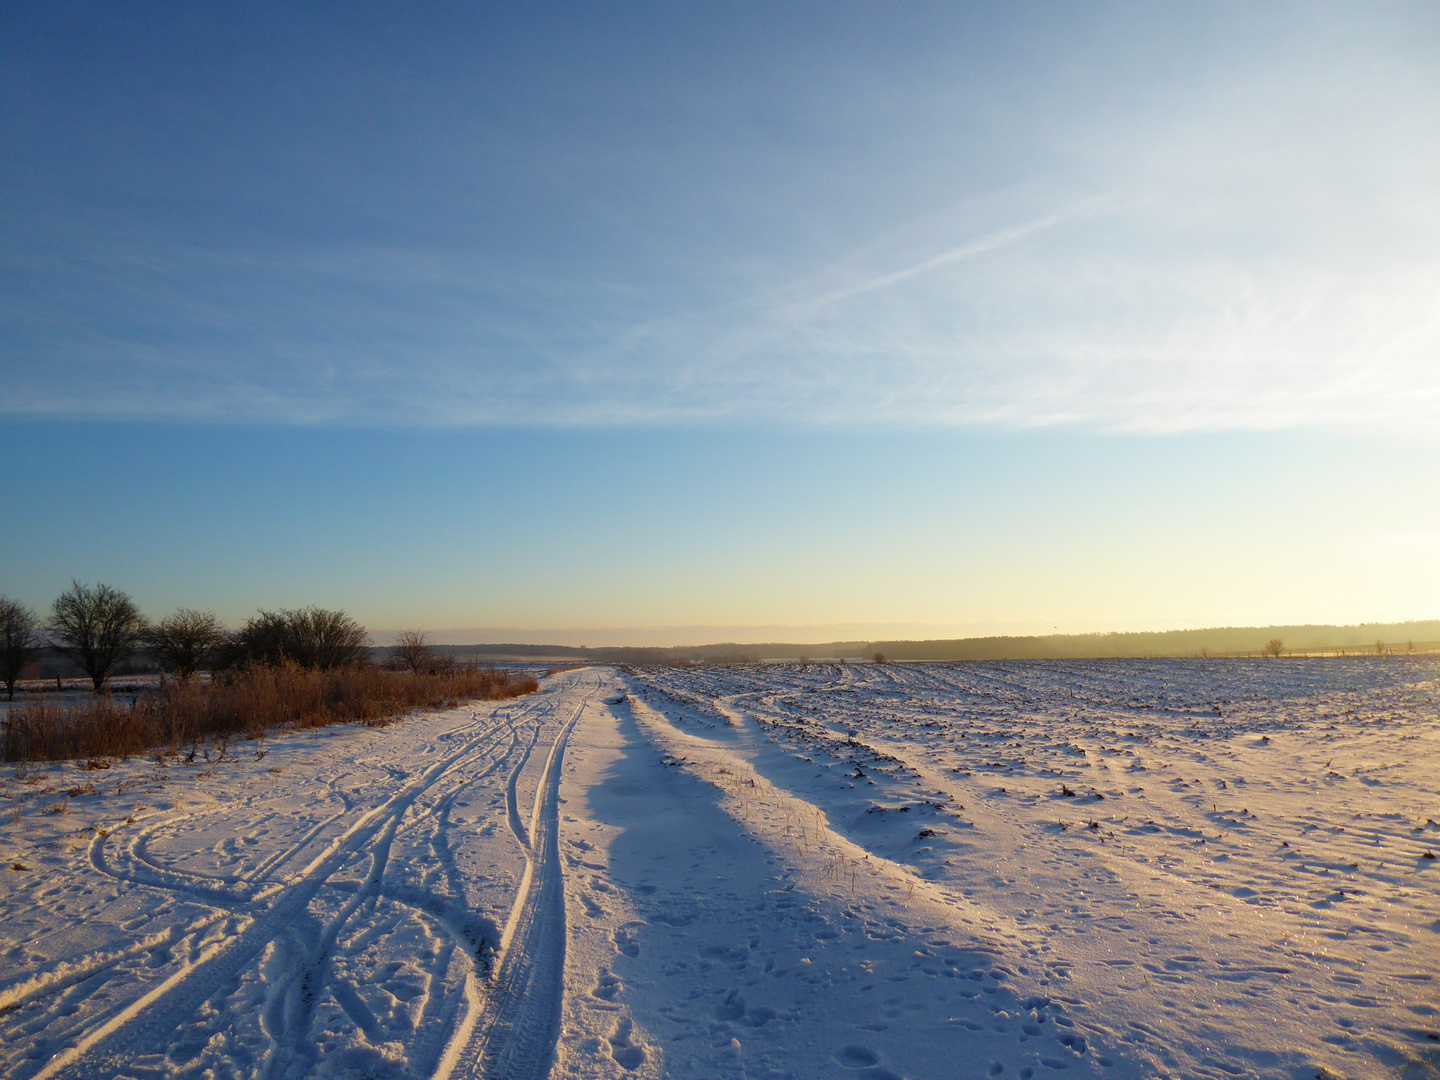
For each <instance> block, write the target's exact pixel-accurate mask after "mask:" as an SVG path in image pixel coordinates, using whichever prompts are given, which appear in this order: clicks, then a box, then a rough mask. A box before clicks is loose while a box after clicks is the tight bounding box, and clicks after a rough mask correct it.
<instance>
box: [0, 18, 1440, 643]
mask: <svg viewBox="0 0 1440 1080" xmlns="http://www.w3.org/2000/svg"><path fill="white" fill-rule="evenodd" d="M1437 60H1440V9H1437V8H1435V7H1434V6H1433V5H1430V4H1421V3H1416V4H1386V5H1363V4H1354V5H1326V4H1313V3H1306V4H1297V5H1284V4H1275V5H1264V6H1260V5H1253V4H1235V5H1224V4H1206V5H1198V4H1197V5H1147V4H1118V5H1095V6H1090V7H1087V8H1083V9H1082V7H1081V6H1079V5H1073V4H1054V5H1047V4H1034V5H1018V6H1017V5H1012V4H1003V5H1002V4H996V5H989V6H987V5H955V4H944V5H925V4H905V5H885V4H872V5H843V4H833V3H827V4H816V5H799V4H792V5H784V6H782V7H780V8H778V9H777V8H775V7H773V6H770V5H751V6H732V5H715V6H703V7H702V6H699V5H653V6H642V5H629V6H626V7H624V8H623V9H620V8H619V7H617V6H609V5H566V6H561V5H555V6H551V7H549V8H548V9H546V10H543V11H537V10H535V9H534V6H532V5H515V6H511V7H506V6H502V5H461V4H453V5H393V4H383V5H382V4H344V5H333V6H328V7H327V6H326V5H321V4H316V5H305V6H303V8H302V9H295V8H293V6H290V5H266V4H250V5H240V6H236V5H210V4H203V3H202V4H191V5H169V6H154V7H145V8H137V7H134V6H123V5H122V6H115V5H99V4H96V5H76V4H65V3H59V4H43V5H42V4H34V5H29V4H12V5H6V6H5V7H4V8H3V9H0V105H3V108H0V146H3V148H4V149H3V152H0V193H3V197H0V372H3V386H0V426H3V429H4V438H5V441H6V455H5V457H6V462H7V465H8V468H7V469H6V474H7V480H8V488H9V491H10V496H11V497H10V500H9V505H10V510H9V511H8V512H7V513H6V514H5V515H3V517H0V591H3V592H4V593H6V594H8V595H11V596H15V597H18V598H20V599H23V600H26V601H27V602H29V603H31V604H32V605H34V606H36V607H37V608H40V609H42V610H43V609H44V608H46V607H48V604H49V601H50V599H51V598H52V597H53V596H54V595H55V594H56V593H57V592H59V591H60V590H61V589H62V588H64V587H65V586H66V585H67V584H68V583H69V581H70V579H71V578H79V579H80V580H85V581H94V580H103V581H106V582H109V583H111V584H114V585H116V586H119V587H121V588H125V589H127V590H129V591H130V592H131V593H132V594H133V595H134V596H135V597H136V599H137V600H139V601H140V602H141V604H142V606H144V607H145V608H146V610H147V611H148V612H149V613H151V614H153V615H160V614H164V613H165V612H166V611H168V610H170V609H172V608H174V607H176V606H180V605H190V606H201V607H209V608H212V609H214V610H215V611H217V613H219V614H221V615H222V616H223V617H224V618H226V619H227V620H229V621H231V622H237V621H239V620H241V619H243V618H244V617H245V616H246V615H248V614H249V613H251V612H253V611H254V610H255V609H256V608H258V607H262V606H265V607H274V606H291V605H297V604H303V603H310V602H314V603H321V604H325V605H327V606H340V607H345V608H347V609H348V610H351V611H352V612H354V613H355V614H357V615H358V616H359V617H360V618H361V619H362V621H364V622H365V623H366V624H367V625H369V626H371V627H372V628H374V629H375V630H377V631H380V632H383V631H385V630H388V629H391V628H395V627H400V626H417V627H428V628H431V629H435V630H438V631H451V632H453V636H454V637H455V639H456V640H460V639H475V640H480V639H490V640H495V639H506V640H516V639H521V640H524V639H530V640H554V641H573V642H583V643H590V644H602V643H606V642H620V641H623V642H627V643H642V642H656V643H674V642H679V641H697V640H715V639H733V640H757V639H774V638H783V639H791V640H805V639H810V640H822V639H826V638H833V637H840V636H844V637H850V636H854V637H871V636H954V635H957V634H972V633H988V632H1017V631H1018V632H1034V631H1048V630H1051V629H1053V628H1056V627H1058V628H1060V629H1062V630H1096V629H1128V628H1137V629H1140V628H1143V629H1150V628H1165V627H1176V626H1196V625H1213V624H1224V623H1268V622H1294V621H1332V622H1354V621H1361V620H1376V619H1385V620H1394V619H1405V618H1434V617H1436V616H1437V615H1440V62H1437Z"/></svg>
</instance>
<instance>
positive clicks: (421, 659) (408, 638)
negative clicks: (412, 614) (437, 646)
mask: <svg viewBox="0 0 1440 1080" xmlns="http://www.w3.org/2000/svg"><path fill="white" fill-rule="evenodd" d="M395 659H396V660H397V661H399V663H400V666H401V667H403V668H405V669H406V670H407V671H410V672H413V673H414V674H416V675H419V674H420V673H421V672H422V671H429V670H430V668H431V665H432V664H433V663H434V662H435V650H434V649H432V648H431V647H430V635H429V634H427V633H425V632H424V631H423V630H401V631H400V632H399V633H398V634H396V635H395Z"/></svg>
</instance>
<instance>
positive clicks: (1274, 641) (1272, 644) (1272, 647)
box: [1260, 637, 1285, 657]
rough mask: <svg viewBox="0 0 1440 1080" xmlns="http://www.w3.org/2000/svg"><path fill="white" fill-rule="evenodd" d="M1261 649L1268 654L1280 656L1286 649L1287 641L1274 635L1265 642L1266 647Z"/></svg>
mask: <svg viewBox="0 0 1440 1080" xmlns="http://www.w3.org/2000/svg"><path fill="white" fill-rule="evenodd" d="M1260 651H1261V652H1263V653H1264V654H1265V655H1266V656H1275V657H1278V656H1279V655H1280V654H1281V653H1283V652H1284V651H1285V642H1283V641H1281V640H1280V639H1279V638H1278V637H1272V638H1271V639H1270V640H1269V641H1267V642H1266V643H1265V648H1263V649H1261V650H1260Z"/></svg>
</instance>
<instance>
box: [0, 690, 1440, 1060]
mask: <svg viewBox="0 0 1440 1080" xmlns="http://www.w3.org/2000/svg"><path fill="white" fill-rule="evenodd" d="M1436 699H1437V670H1436V665H1435V664H1434V663H1433V662H1416V663H1413V664H1410V663H1403V662H1375V663H1364V662H1348V661H1315V662H1303V661H1297V662H1288V661H1287V662H1272V663H1260V662H1253V663H1246V662H1216V661H1210V662H1195V663H1187V662H1173V661H1154V662H1119V663H1070V664H1064V663H1059V664H997V665H978V664H968V665H918V664H917V665H908V664H907V665H883V666H872V665H863V666H862V665H851V666H838V665H836V666H831V665H811V666H808V667H796V666H783V665H773V666H756V667H741V668H711V669H689V670H682V669H646V670H642V671H632V672H619V671H613V670H607V669H589V670H581V671H571V672H565V673H561V674H557V675H555V676H552V677H551V678H549V679H546V680H545V681H544V683H543V684H542V690H541V691H540V693H538V694H536V695H533V696H531V697H529V698H522V699H517V700H514V701H509V702H504V703H497V704H486V705H482V706H467V707H464V708H461V709H456V710H451V711H449V712H444V713H439V714H428V715H425V716H417V717H415V718H412V719H409V720H407V721H405V722H403V723H397V724H394V725H392V726H390V727H386V728H379V729H368V728H363V727H343V728H331V729H325V730H322V731H317V732H302V733H296V734H291V735H286V736H283V737H276V738H272V739H269V740H266V741H265V742H264V743H244V744H240V745H239V746H238V748H237V747H231V748H229V749H228V750H227V752H226V754H225V756H224V757H223V759H221V760H215V758H216V756H217V755H216V753H215V751H213V750H212V751H211V760H209V761H206V760H204V755H203V753H202V754H201V755H199V756H198V759H197V760H196V761H194V762H188V763H187V762H184V761H170V762H168V763H166V764H163V765H159V764H157V763H155V762H154V761H149V760H147V761H132V762H128V763H116V764H114V765H113V767H111V768H109V769H106V770H101V771H95V772H84V771H80V770H79V769H77V767H76V766H75V765H72V764H67V765H64V766H51V767H47V768H44V769H36V768H33V767H32V769H30V770H29V771H28V772H27V771H25V770H16V769H15V768H14V767H7V768H6V770H5V773H4V775H3V777H0V796H3V801H0V814H3V815H4V816H3V817H0V859H3V861H4V865H5V866H12V865H13V866H21V867H24V869H18V870H0V1063H3V1071H4V1074H5V1075H6V1076H8V1077H13V1078H15V1080H29V1078H32V1077H37V1076H45V1077H51V1076H56V1077H118V1076H126V1077H190V1076H194V1077H208V1076H214V1077H230V1076H266V1077H277V1078H278V1077H298V1076H333V1077H354V1078H362V1077H391V1076H394V1077H417V1078H418V1077H430V1076H442V1077H476V1076H488V1077H513V1078H517V1080H524V1078H530V1077H542V1076H547V1075H549V1076H554V1077H608V1078H619V1077H660V1076H673V1077H687V1078H688V1077H735V1078H741V1077H744V1078H747V1080H758V1078H760V1077H774V1078H780V1077H795V1078H811V1077H816V1078H818V1077H841V1078H844V1080H895V1078H897V1077H902V1076H904V1077H912V1078H915V1080H921V1078H929V1077H937V1078H938V1077H969V1076H975V1077H1009V1076H1016V1077H1019V1078H1020V1080H1032V1078H1034V1077H1037V1076H1039V1077H1047V1078H1048V1077H1050V1076H1057V1077H1058V1076H1085V1075H1092V1076H1103V1077H1110V1078H1116V1080H1119V1078H1122V1077H1142V1076H1143V1077H1150V1076H1174V1077H1192V1076H1193V1077H1215V1078H1217V1080H1218V1078H1228V1077H1237V1076H1238V1077H1245V1076H1254V1077H1293V1078H1302V1077H1303V1078H1306V1080H1309V1078H1312V1077H1316V1076H1335V1077H1381V1076H1405V1077H1434V1076H1437V1075H1440V1030H1437V1027H1440V1016H1437V1013H1436V1009H1437V1008H1440V1000H1437V991H1440V885H1437V882H1440V878H1437V877H1436V874H1437V873H1440V868H1435V867H1434V862H1435V860H1431V859H1427V858H1426V857H1425V853H1426V852H1427V851H1428V852H1430V853H1431V854H1440V852H1436V851H1435V850H1434V847H1433V846H1434V845H1435V844H1436V843H1437V842H1440V826H1437V825H1436V824H1435V820H1436V819H1440V798H1437V787H1440V781H1437V779H1436V778H1437V776H1440V723H1437V712H1436ZM67 792H71V794H69V795H68V796H67V794H66V793H67ZM47 810H54V812H49V813H47V812H46V811H47Z"/></svg>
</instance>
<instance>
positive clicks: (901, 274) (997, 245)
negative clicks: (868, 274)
mask: <svg viewBox="0 0 1440 1080" xmlns="http://www.w3.org/2000/svg"><path fill="white" fill-rule="evenodd" d="M1093 205H1094V203H1093V202H1092V203H1082V204H1078V205H1076V206H1073V207H1069V208H1067V209H1064V210H1060V211H1057V212H1056V213H1053V214H1047V215H1046V216H1044V217H1042V218H1038V219H1036V220H1034V221H1027V222H1025V223H1024V224H1022V225H1016V226H1013V227H1011V228H1008V229H1001V230H999V231H998V232H993V233H991V234H989V235H988V236H982V237H981V238H980V239H978V240H972V241H970V242H969V243H965V244H961V245H960V246H959V247H954V248H951V249H950V250H949V251H945V252H942V253H940V254H939V255H934V256H932V257H930V258H928V259H924V260H922V261H921V262H918V263H916V264H915V265H913V266H907V267H905V268H904V269H903V270H895V271H893V272H891V273H888V274H881V275H880V276H878V277H875V278H871V279H870V280H869V281H862V282H860V283H858V284H856V285H851V286H849V287H847V288H844V289H840V290H837V291H836V292H833V293H830V294H828V295H826V296H820V297H817V298H815V299H814V300H813V301H811V303H812V304H813V305H814V306H815V307H826V306H828V305H830V304H838V303H840V302H841V301H844V300H849V299H852V298H853V297H857V296H863V295H864V294H865V293H870V292H876V291H877V290H880V289H888V288H889V287H890V286H892V285H898V284H900V283H901V282H903V281H909V280H910V279H912V278H917V277H920V276H921V275H922V274H928V273H930V272H932V271H934V270H939V269H940V268H941V267H944V266H950V265H952V264H954V263H958V262H964V261H965V260H967V259H973V258H975V257H976V256H978V255H984V254H986V253H987V252H991V251H998V250H1000V249H1001V248H1003V247H1008V246H1009V245H1010V244H1013V243H1015V242H1016V241H1018V240H1023V239H1025V238H1026V237H1028V236H1033V235H1034V234H1035V233H1038V232H1043V231H1044V230H1046V229H1052V228H1054V227H1055V226H1056V225H1059V224H1060V223H1061V222H1064V221H1067V220H1069V219H1071V218H1074V217H1075V216H1076V215H1077V214H1079V213H1080V212H1081V211H1082V210H1083V209H1085V208H1086V207H1087V206H1093Z"/></svg>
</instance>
